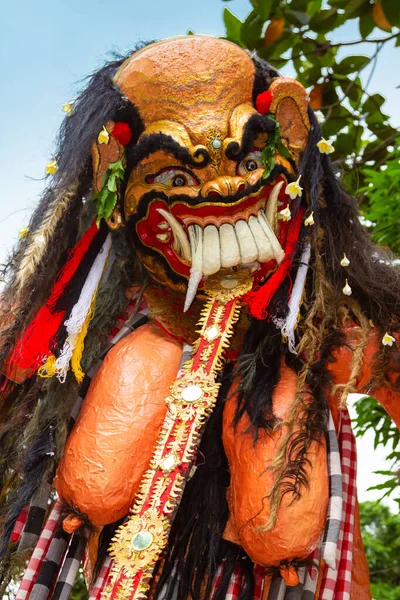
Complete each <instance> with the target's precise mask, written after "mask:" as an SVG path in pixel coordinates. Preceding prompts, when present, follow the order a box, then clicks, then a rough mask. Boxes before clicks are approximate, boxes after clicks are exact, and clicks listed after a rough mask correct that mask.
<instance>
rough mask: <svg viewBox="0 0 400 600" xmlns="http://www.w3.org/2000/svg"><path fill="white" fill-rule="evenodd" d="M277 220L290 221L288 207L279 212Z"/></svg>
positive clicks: (290, 215)
mask: <svg viewBox="0 0 400 600" xmlns="http://www.w3.org/2000/svg"><path fill="white" fill-rule="evenodd" d="M279 218H280V219H282V221H290V219H291V218H292V213H291V212H290V208H289V207H288V206H287V207H286V208H284V209H283V210H280V211H279Z"/></svg>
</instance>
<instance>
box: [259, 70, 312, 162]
mask: <svg viewBox="0 0 400 600" xmlns="http://www.w3.org/2000/svg"><path fill="white" fill-rule="evenodd" d="M269 91H270V92H271V94H272V103H271V108H270V110H271V112H272V113H275V118H276V120H277V121H278V123H279V125H280V130H281V138H282V142H283V144H284V145H285V146H286V147H287V149H288V150H289V152H290V154H291V155H292V156H293V158H294V160H295V161H296V162H298V160H299V158H300V155H301V154H302V152H303V151H304V149H305V147H306V145H307V140H308V135H309V132H310V121H309V118H308V112H307V109H308V96H307V92H306V90H305V89H304V87H303V86H302V85H301V83H299V82H298V81H296V80H295V79H291V78H290V77H277V78H276V79H274V81H273V82H272V83H271V85H270V87H269Z"/></svg>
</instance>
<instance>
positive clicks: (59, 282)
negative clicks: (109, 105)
mask: <svg viewBox="0 0 400 600" xmlns="http://www.w3.org/2000/svg"><path fill="white" fill-rule="evenodd" d="M97 233H98V229H97V226H96V223H93V225H92V226H91V227H90V228H89V229H88V231H87V232H86V233H85V235H84V236H83V237H82V238H81V239H80V240H79V242H78V243H77V245H76V246H75V248H74V249H73V250H72V251H71V253H70V256H69V258H68V261H67V262H66V264H65V265H64V267H63V268H62V269H61V271H60V272H59V273H58V275H57V277H56V279H55V283H54V286H53V289H52V291H51V294H50V298H49V299H48V301H47V302H46V304H45V305H44V306H43V307H42V308H41V309H40V310H39V312H38V313H37V315H36V317H35V318H34V319H33V321H32V322H31V323H30V324H29V326H28V327H27V329H26V330H25V333H24V335H23V337H22V338H21V339H20V340H19V342H18V344H17V346H16V348H15V350H14V352H13V354H12V357H11V360H10V362H9V366H8V371H7V373H8V374H11V373H12V372H13V370H14V369H22V370H27V371H28V376H31V375H32V374H33V373H34V372H35V371H36V370H37V369H38V368H39V367H40V366H41V365H42V364H43V360H46V359H47V358H48V356H49V355H50V354H51V348H50V345H51V342H52V340H53V338H54V336H55V335H56V333H57V331H58V330H59V328H60V327H61V325H62V322H63V319H64V318H65V311H64V310H54V306H55V304H56V303H57V300H59V298H60V297H61V296H62V294H63V292H64V290H65V288H66V286H67V284H68V283H69V281H70V280H71V279H72V277H73V275H74V274H75V272H76V270H77V268H78V266H79V264H80V262H81V260H82V258H83V257H84V255H85V254H86V252H87V251H88V249H89V247H90V244H91V243H92V241H93V239H94V237H95V235H96V234H97Z"/></svg>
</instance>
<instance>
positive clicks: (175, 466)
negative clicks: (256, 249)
mask: <svg viewBox="0 0 400 600" xmlns="http://www.w3.org/2000/svg"><path fill="white" fill-rule="evenodd" d="M252 285H253V281H252V278H251V275H250V273H249V271H238V272H236V273H234V274H232V273H230V274H229V275H226V274H225V275H223V274H219V276H218V277H214V278H212V279H210V280H207V282H206V288H205V290H204V291H205V293H206V295H207V296H208V298H207V300H206V303H205V306H204V308H203V310H202V312H201V317H200V321H199V323H198V333H199V338H198V339H197V341H196V342H195V345H194V351H193V356H192V359H191V360H189V361H188V362H187V363H186V364H185V365H184V368H183V370H182V372H181V373H180V374H179V375H178V377H177V379H176V380H175V381H174V383H173V384H172V386H171V388H170V392H169V396H168V397H167V398H166V403H167V406H168V412H167V415H166V417H165V420H164V423H163V427H162V430H161V432H160V435H159V437H158V440H157V445H156V448H155V451H154V453H153V456H152V459H151V462H150V465H149V467H148V469H147V471H146V472H145V474H144V475H143V478H142V481H141V485H140V488H139V492H138V493H137V495H136V497H135V501H134V505H133V507H132V508H131V509H130V515H129V517H128V519H127V520H126V521H125V523H123V524H122V525H121V526H120V527H119V529H118V530H117V532H116V535H115V537H114V538H113V540H112V543H111V547H110V555H111V556H112V558H113V566H112V569H111V571H110V574H109V577H108V580H107V583H106V585H105V588H104V591H103V593H102V600H106V599H107V600H139V599H144V598H147V594H148V591H149V588H150V582H151V579H152V575H153V572H154V568H155V565H156V563H157V561H158V559H159V558H160V556H161V554H162V552H163V550H164V548H165V546H166V544H167V540H168V536H169V532H170V530H171V526H172V522H173V519H174V515H175V514H176V511H177V509H178V506H179V503H180V500H181V498H182V495H183V491H184V489H185V485H186V482H187V480H188V478H189V474H190V471H191V468H192V466H193V463H194V460H195V457H196V452H197V448H198V446H199V443H200V440H201V436H202V433H203V431H204V427H205V424H206V422H207V420H208V419H209V417H210V415H211V413H212V411H213V408H214V406H215V404H216V401H217V396H218V391H219V387H220V384H219V383H216V381H215V379H216V376H217V374H218V372H219V371H220V369H221V368H222V365H223V359H222V356H223V352H224V350H225V349H226V348H227V347H228V346H229V340H230V338H231V336H232V333H233V325H234V324H235V323H236V321H237V320H238V318H239V314H240V309H241V306H242V303H241V299H242V298H243V296H244V295H245V294H246V293H247V292H249V291H250V290H251V288H252ZM121 476H123V474H121Z"/></svg>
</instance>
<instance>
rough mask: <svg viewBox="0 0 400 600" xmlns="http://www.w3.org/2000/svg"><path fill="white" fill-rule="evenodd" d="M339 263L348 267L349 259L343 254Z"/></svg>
mask: <svg viewBox="0 0 400 600" xmlns="http://www.w3.org/2000/svg"><path fill="white" fill-rule="evenodd" d="M340 264H341V265H342V267H348V266H349V264H350V261H349V259H348V258H347V256H346V255H345V254H343V258H342V260H341V261H340Z"/></svg>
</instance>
